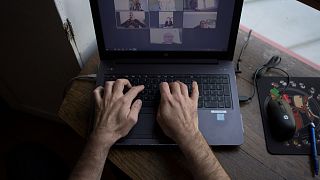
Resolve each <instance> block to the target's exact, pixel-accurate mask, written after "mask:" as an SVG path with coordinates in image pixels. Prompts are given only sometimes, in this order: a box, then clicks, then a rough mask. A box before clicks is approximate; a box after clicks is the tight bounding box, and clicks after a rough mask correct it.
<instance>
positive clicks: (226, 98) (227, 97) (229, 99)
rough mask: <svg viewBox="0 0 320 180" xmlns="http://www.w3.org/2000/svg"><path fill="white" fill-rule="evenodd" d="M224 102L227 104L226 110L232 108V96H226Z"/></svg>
mask: <svg viewBox="0 0 320 180" xmlns="http://www.w3.org/2000/svg"><path fill="white" fill-rule="evenodd" d="M224 102H225V106H226V108H231V98H230V96H225V97H224Z"/></svg>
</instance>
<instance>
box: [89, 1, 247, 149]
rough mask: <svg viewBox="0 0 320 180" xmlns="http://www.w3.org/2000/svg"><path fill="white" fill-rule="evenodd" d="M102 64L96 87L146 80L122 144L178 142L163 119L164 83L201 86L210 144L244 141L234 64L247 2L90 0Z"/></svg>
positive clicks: (201, 117) (202, 119) (202, 122)
mask: <svg viewBox="0 0 320 180" xmlns="http://www.w3.org/2000/svg"><path fill="white" fill-rule="evenodd" d="M90 4H91V10H92V15H93V20H94V27H95V32H96V38H97V43H98V48H99V54H100V58H101V63H100V66H99V72H98V77H97V85H102V86H103V85H104V82H105V81H110V80H116V79H119V78H126V79H129V81H130V82H131V84H133V85H140V84H144V85H145V89H144V91H143V92H142V93H141V94H140V95H139V98H140V99H141V100H142V102H143V107H142V109H141V112H140V115H139V120H138V123H137V124H136V125H135V127H134V128H133V129H132V130H131V131H130V132H129V134H128V135H127V136H126V137H125V138H123V139H121V140H120V141H118V142H117V143H116V144H117V145H171V144H174V142H173V141H172V140H170V139H169V138H168V137H166V136H165V135H164V134H163V132H162V131H161V129H160V127H159V125H158V124H157V122H156V119H155V116H156V112H157V108H158V105H159V100H160V93H159V84H160V83H161V82H163V81H166V82H173V81H177V80H179V81H181V82H184V83H185V84H187V85H188V87H189V88H190V90H191V83H192V81H197V82H198V84H199V92H200V97H199V101H198V114H199V129H200V131H201V132H202V134H203V135H204V137H205V138H206V140H207V142H208V144H209V145H240V144H242V143H243V125H242V119H241V114H240V108H239V102H238V101H239V100H238V92H237V87H236V79H235V72H234V67H233V63H232V59H233V53H234V49H235V43H236V37H237V33H238V28H239V21H240V15H241V9H242V4H243V0H90Z"/></svg>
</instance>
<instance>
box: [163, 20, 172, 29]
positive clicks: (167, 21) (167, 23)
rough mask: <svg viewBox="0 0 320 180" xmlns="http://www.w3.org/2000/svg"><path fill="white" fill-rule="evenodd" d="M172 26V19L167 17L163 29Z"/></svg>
mask: <svg viewBox="0 0 320 180" xmlns="http://www.w3.org/2000/svg"><path fill="white" fill-rule="evenodd" d="M172 26H173V22H172V17H167V19H166V22H165V23H164V27H165V28H170V27H172Z"/></svg>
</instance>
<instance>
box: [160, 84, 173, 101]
mask: <svg viewBox="0 0 320 180" xmlns="http://www.w3.org/2000/svg"><path fill="white" fill-rule="evenodd" d="M159 89H160V94H161V98H169V97H170V96H171V92H170V87H169V84H168V83H167V82H162V83H160V88H159Z"/></svg>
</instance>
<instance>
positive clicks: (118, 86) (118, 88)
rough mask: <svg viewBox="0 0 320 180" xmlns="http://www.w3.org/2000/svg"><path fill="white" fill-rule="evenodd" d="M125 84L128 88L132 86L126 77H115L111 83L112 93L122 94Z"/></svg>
mask: <svg viewBox="0 0 320 180" xmlns="http://www.w3.org/2000/svg"><path fill="white" fill-rule="evenodd" d="M125 86H127V87H128V88H131V87H132V86H131V84H130V82H129V80H128V79H117V80H116V82H115V83H114V85H113V89H112V92H113V93H114V94H122V95H123V89H124V87H125Z"/></svg>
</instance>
